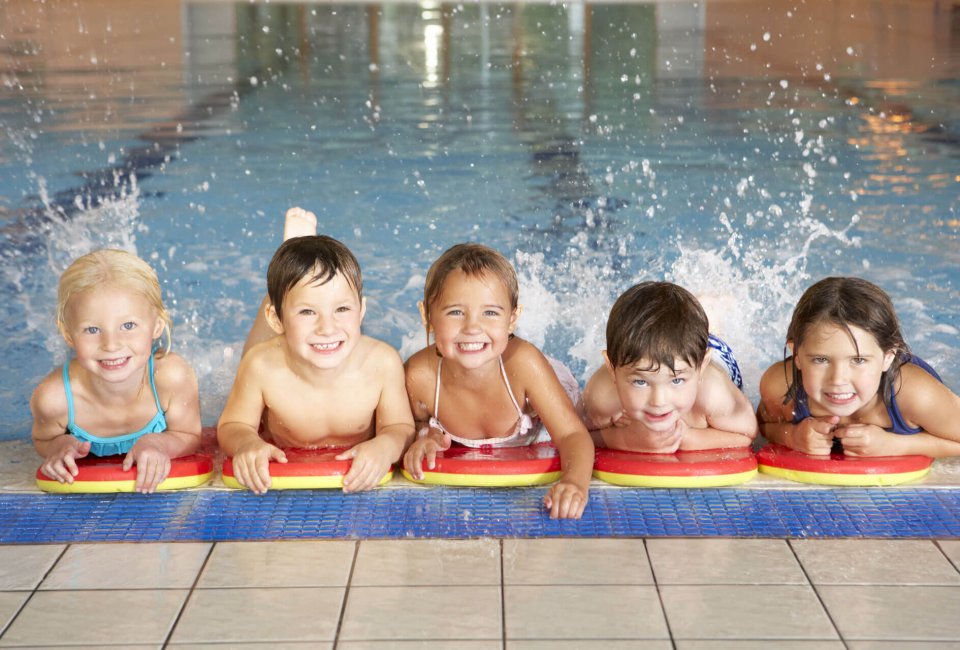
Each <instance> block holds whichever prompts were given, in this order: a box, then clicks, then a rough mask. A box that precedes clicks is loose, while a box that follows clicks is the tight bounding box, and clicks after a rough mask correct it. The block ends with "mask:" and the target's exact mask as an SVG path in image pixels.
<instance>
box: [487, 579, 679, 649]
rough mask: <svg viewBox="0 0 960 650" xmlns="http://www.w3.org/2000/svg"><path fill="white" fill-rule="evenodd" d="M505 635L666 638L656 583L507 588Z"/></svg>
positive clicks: (505, 593) (665, 626) (552, 637)
mask: <svg viewBox="0 0 960 650" xmlns="http://www.w3.org/2000/svg"><path fill="white" fill-rule="evenodd" d="M504 612H505V614H504V618H505V625H506V628H507V639H508V640H517V639H567V640H570V639H667V638H669V632H668V631H667V625H666V621H665V620H664V617H663V611H662V609H661V607H660V601H659V599H658V598H657V590H656V587H653V586H646V585H579V586H570V585H561V586H553V585H551V586H525V585H518V586H508V587H505V588H504Z"/></svg>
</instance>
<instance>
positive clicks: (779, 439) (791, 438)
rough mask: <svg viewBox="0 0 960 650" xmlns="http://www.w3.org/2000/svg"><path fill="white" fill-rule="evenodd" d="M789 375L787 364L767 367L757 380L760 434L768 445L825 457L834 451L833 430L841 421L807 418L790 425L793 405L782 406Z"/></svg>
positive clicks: (827, 418) (834, 418) (782, 362)
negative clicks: (771, 444)
mask: <svg viewBox="0 0 960 650" xmlns="http://www.w3.org/2000/svg"><path fill="white" fill-rule="evenodd" d="M790 372H792V366H791V365H790V362H789V361H785V362H784V361H781V362H779V363H775V364H773V365H772V366H770V367H769V368H768V369H767V371H766V372H765V373H763V377H761V378H760V406H759V407H758V408H757V419H758V420H759V421H760V431H761V433H763V436H764V437H765V438H766V439H767V440H769V441H770V442H775V443H777V444H778V445H783V446H785V447H789V448H790V449H795V450H797V451H800V452H803V453H805V454H813V455H817V456H825V455H828V454H829V453H830V449H831V448H832V447H833V430H834V428H835V427H836V426H837V422H839V421H840V419H839V418H838V417H836V416H831V417H824V418H815V417H808V418H806V419H805V420H803V421H802V422H798V423H796V424H794V423H793V404H792V402H789V403H787V404H784V402H783V399H784V397H785V396H786V394H787V380H786V376H787V375H786V374H785V373H790Z"/></svg>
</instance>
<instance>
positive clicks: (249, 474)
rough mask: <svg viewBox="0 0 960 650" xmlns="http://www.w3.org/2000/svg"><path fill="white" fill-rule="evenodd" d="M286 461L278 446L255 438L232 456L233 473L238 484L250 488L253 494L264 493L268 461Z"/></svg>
mask: <svg viewBox="0 0 960 650" xmlns="http://www.w3.org/2000/svg"><path fill="white" fill-rule="evenodd" d="M271 460H275V461H277V462H278V463H285V462H287V455H286V454H284V453H283V451H282V450H281V449H280V448H279V447H274V446H273V445H271V444H269V443H266V442H264V441H263V440H260V439H258V440H256V441H254V442H251V443H249V444H246V445H244V446H242V447H240V448H239V449H238V450H237V453H236V454H234V456H233V475H234V477H235V478H236V479H237V481H239V483H240V485H243V486H245V487H247V488H250V491H251V492H253V493H254V494H263V493H265V492H266V491H267V490H268V489H269V488H270V486H271V485H272V481H271V480H270V461H271Z"/></svg>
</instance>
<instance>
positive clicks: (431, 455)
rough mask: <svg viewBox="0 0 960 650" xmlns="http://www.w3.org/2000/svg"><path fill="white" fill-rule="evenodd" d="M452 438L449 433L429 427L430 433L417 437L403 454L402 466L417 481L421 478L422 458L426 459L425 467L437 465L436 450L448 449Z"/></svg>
mask: <svg viewBox="0 0 960 650" xmlns="http://www.w3.org/2000/svg"><path fill="white" fill-rule="evenodd" d="M438 434H439V435H438ZM451 444H453V440H452V439H451V438H450V434H448V433H443V432H440V431H438V430H436V429H431V430H430V433H428V434H427V435H425V436H423V437H422V438H417V439H416V440H414V441H413V444H412V445H410V448H409V449H407V453H406V454H404V455H403V467H404V469H406V470H407V472H409V473H410V475H411V476H413V478H415V479H416V480H418V481H421V480H423V459H424V458H426V459H427V469H433V468H434V467H436V466H437V452H438V451H446V450H447V449H450V445H451Z"/></svg>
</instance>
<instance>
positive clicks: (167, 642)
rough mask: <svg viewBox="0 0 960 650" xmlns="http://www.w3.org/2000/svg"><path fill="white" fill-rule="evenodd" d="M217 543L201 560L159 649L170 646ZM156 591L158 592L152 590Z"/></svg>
mask: <svg viewBox="0 0 960 650" xmlns="http://www.w3.org/2000/svg"><path fill="white" fill-rule="evenodd" d="M218 543H219V542H213V543H212V544H210V550H208V551H207V556H206V557H205V558H203V564H201V565H200V568H199V569H197V575H196V576H194V578H193V584H191V585H190V590H189V591H188V592H187V597H186V598H184V599H183V604H182V605H180V608H179V609H178V610H177V615H176V616H175V617H174V619H173V623H172V624H171V625H170V631H169V632H167V636H166V638H165V639H164V640H163V641H162V642H161V643H160V647H161V648H166V647H167V646H168V645H170V639H171V638H172V637H173V633H174V632H176V630H177V625H179V624H180V619H181V618H182V617H183V613H184V612H185V611H187V607H188V606H189V605H190V600H191V599H192V598H193V593H194V592H195V591H196V590H197V584H198V583H199V582H200V576H202V575H203V571H204V569H206V568H207V564H209V562H210V556H211V555H213V550H214V549H215V548H216V547H217V544H218ZM154 591H158V590H154Z"/></svg>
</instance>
